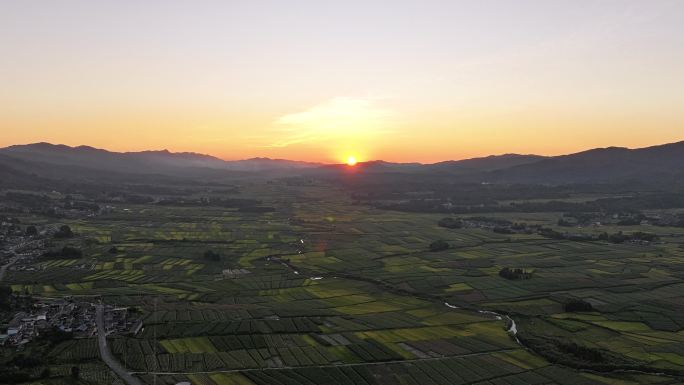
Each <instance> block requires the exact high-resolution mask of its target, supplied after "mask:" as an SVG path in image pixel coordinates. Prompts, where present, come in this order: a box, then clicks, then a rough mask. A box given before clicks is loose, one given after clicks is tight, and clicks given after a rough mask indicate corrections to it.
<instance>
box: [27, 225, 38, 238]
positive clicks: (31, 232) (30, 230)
mask: <svg viewBox="0 0 684 385" xmlns="http://www.w3.org/2000/svg"><path fill="white" fill-rule="evenodd" d="M26 235H27V236H29V237H32V236H34V235H38V229H37V228H36V226H27V227H26Z"/></svg>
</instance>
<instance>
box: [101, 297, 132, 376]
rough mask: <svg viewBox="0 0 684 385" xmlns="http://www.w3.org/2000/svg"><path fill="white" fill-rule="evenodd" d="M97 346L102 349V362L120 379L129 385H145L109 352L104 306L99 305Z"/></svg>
mask: <svg viewBox="0 0 684 385" xmlns="http://www.w3.org/2000/svg"><path fill="white" fill-rule="evenodd" d="M96 316H97V317H96V322H97V345H98V347H99V349H100V357H102V361H104V362H105V364H107V366H109V368H110V369H112V371H113V372H114V373H116V375H117V376H119V378H121V379H122V380H123V381H124V382H125V383H127V384H128V385H143V383H142V381H140V379H138V378H137V377H135V376H133V375H132V374H131V373H129V372H128V371H127V370H126V369H125V368H124V367H123V366H121V363H120V362H119V361H118V360H117V359H116V358H114V356H113V355H112V352H111V351H110V350H109V345H107V331H106V330H105V327H104V306H103V305H97V315H96Z"/></svg>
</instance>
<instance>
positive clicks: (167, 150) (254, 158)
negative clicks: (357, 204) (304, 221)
mask: <svg viewBox="0 0 684 385" xmlns="http://www.w3.org/2000/svg"><path fill="white" fill-rule="evenodd" d="M678 143H684V139H682V140H677V141H674V142H665V143H657V144H651V145H646V146H642V147H626V146H606V147H590V148H585V149H583V150H580V151H576V152H570V153H563V154H557V155H549V154H534V153H527V154H522V153H515V152H505V153H499V154H489V155H481V156H475V157H468V158H461V159H454V158H451V159H443V160H439V161H436V162H431V163H430V162H418V161H409V162H395V161H387V160H384V159H369V160H363V161H359V162H358V163H359V164H367V163H374V162H384V163H392V164H417V165H431V164H438V163H444V162H460V161H466V160H471V159H484V158H491V157H501V156H507V155H515V156H538V157H543V158H552V157H559V156H568V155H573V154H579V153H582V152H587V151H592V150H606V149H625V150H639V149H646V148H651V147H659V146H666V145H672V144H678ZM34 145H50V146H54V147H67V148H71V149H77V148H90V149H93V150H99V151H106V152H109V153H113V154H139V153H144V152H166V153H169V154H177V155H182V154H188V155H199V156H208V157H212V158H215V159H217V160H220V161H224V162H241V161H249V160H258V159H263V160H271V161H283V162H297V163H308V164H312V165H321V166H327V165H343V164H344V162H338V163H328V162H322V161H307V160H297V159H285V158H270V157H264V156H253V157H251V158H241V159H225V158H222V157H219V156H216V155H212V154H209V153H203V152H196V151H171V150H169V149H167V148H164V149H159V150H153V149H146V150H138V151H115V150H112V149H108V148H103V147H95V146H91V145H88V144H80V145H75V146H72V145H68V144H63V143H52V142H46V141H39V142H32V143H18V144H10V145H6V146H4V147H0V150H4V149H8V148H11V147H27V146H34Z"/></svg>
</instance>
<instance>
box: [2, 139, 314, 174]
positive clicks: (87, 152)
mask: <svg viewBox="0 0 684 385" xmlns="http://www.w3.org/2000/svg"><path fill="white" fill-rule="evenodd" d="M0 154H3V155H6V156H9V157H12V158H15V159H20V160H24V161H28V162H40V163H43V164H47V165H51V166H74V167H79V168H87V169H94V170H102V171H110V172H117V173H129V174H169V175H177V176H178V175H192V174H196V173H198V172H200V173H201V171H200V170H198V169H213V170H229V171H245V172H247V171H249V172H254V171H264V170H273V169H297V168H303V167H314V166H318V165H317V164H312V163H306V162H297V161H287V160H272V159H267V158H254V159H247V160H240V161H225V160H222V159H219V158H216V157H213V156H210V155H204V154H197V153H192V152H180V153H174V152H170V151H168V150H161V151H140V152H112V151H107V150H103V149H98V148H93V147H89V146H78V147H70V146H65V145H55V144H50V143H35V144H27V145H16V146H10V147H6V148H2V149H0ZM204 172H207V171H206V170H205V171H204Z"/></svg>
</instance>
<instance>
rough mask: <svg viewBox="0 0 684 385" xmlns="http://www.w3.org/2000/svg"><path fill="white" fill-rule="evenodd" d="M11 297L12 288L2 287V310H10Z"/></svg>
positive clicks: (0, 300) (0, 292) (0, 307)
mask: <svg viewBox="0 0 684 385" xmlns="http://www.w3.org/2000/svg"><path fill="white" fill-rule="evenodd" d="M11 297H12V288H11V287H9V286H0V309H2V308H5V309H6V308H9V306H10V298H11Z"/></svg>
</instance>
